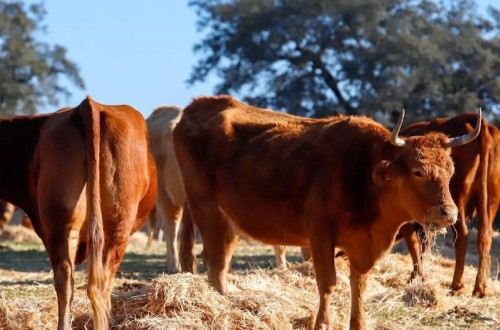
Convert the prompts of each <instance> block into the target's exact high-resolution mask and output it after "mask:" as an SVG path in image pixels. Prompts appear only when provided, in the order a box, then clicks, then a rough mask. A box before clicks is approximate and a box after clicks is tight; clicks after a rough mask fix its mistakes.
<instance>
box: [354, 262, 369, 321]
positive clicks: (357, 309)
mask: <svg viewBox="0 0 500 330" xmlns="http://www.w3.org/2000/svg"><path fill="white" fill-rule="evenodd" d="M367 278H368V274H361V273H358V272H357V271H356V270H355V269H354V268H353V267H352V266H351V276H350V280H351V319H350V322H349V329H351V330H354V329H356V330H357V329H365V327H366V321H365V311H364V306H363V296H364V294H365V289H366V279H367Z"/></svg>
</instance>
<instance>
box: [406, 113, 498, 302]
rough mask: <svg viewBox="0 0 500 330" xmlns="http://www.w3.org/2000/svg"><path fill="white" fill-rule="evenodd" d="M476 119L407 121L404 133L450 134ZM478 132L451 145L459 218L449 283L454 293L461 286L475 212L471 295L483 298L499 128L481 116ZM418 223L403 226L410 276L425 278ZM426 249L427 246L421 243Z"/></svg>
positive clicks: (493, 211)
mask: <svg viewBox="0 0 500 330" xmlns="http://www.w3.org/2000/svg"><path fill="white" fill-rule="evenodd" d="M476 121H477V115H475V114H463V115H459V116H456V117H453V118H438V119H435V120H432V121H426V122H419V123H415V124H412V125H409V126H408V127H407V128H406V129H404V130H403V134H407V135H414V134H423V133H426V132H432V131H434V132H442V133H444V134H447V135H449V136H455V135H460V134H466V133H468V132H470V131H471V130H472V129H473V127H474V125H475V124H476ZM483 127H485V128H486V129H483V130H481V133H480V136H479V137H478V138H477V139H476V140H474V141H473V142H471V143H469V144H467V145H464V146H461V147H457V148H454V149H453V150H452V153H451V156H452V158H453V161H454V163H455V174H454V175H453V177H452V179H451V182H450V191H451V195H452V197H453V200H454V201H455V203H456V205H457V207H458V209H459V221H458V222H457V223H456V224H455V225H454V230H452V232H453V234H454V236H455V237H454V246H455V255H456V264H455V273H454V276H453V280H452V283H451V289H452V290H453V291H460V290H462V289H463V288H464V283H463V271H464V265H465V255H466V252H467V238H468V229H467V224H468V223H469V222H470V221H471V220H472V218H473V217H474V215H477V218H478V222H477V224H478V238H477V243H478V253H479V267H478V268H479V269H478V274H477V277H476V283H475V286H474V290H473V294H474V295H476V296H480V297H484V296H485V295H486V283H487V278H488V276H489V273H490V268H491V257H490V249H491V242H492V234H493V220H494V218H495V215H496V212H497V209H498V203H499V200H500V146H499V144H498V143H499V142H500V134H499V133H498V129H497V128H496V127H494V126H492V125H487V124H486V122H485V121H484V120H483ZM421 232H422V229H421V228H420V227H419V226H418V225H413V224H406V225H404V226H403V228H401V233H402V236H403V237H404V238H405V240H406V242H407V245H408V248H409V250H410V253H411V255H412V259H413V264H414V269H413V272H412V274H411V277H410V280H411V279H413V278H415V277H416V276H420V277H421V278H424V271H423V267H422V260H421V251H420V249H421V244H426V243H427V242H429V241H430V240H428V241H426V242H425V243H423V242H422V243H420V242H419V238H420V240H421V238H422V237H425V235H422V234H421ZM423 247H424V248H425V246H423Z"/></svg>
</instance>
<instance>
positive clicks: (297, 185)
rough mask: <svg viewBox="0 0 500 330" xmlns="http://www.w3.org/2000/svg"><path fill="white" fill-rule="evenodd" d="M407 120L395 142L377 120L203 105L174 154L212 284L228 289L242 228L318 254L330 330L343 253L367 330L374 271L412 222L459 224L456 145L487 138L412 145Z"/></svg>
mask: <svg viewBox="0 0 500 330" xmlns="http://www.w3.org/2000/svg"><path fill="white" fill-rule="evenodd" d="M402 121H403V115H402V116H401V118H400V120H399V122H398V124H397V125H396V127H395V129H394V131H393V132H392V133H391V132H390V131H388V130H387V129H386V128H385V127H383V126H382V125H380V124H378V123H376V122H374V121H373V120H371V119H369V118H365V117H345V116H338V117H330V118H325V119H310V118H301V117H296V116H292V115H288V114H284V113H276V112H271V111H267V110H263V109H258V108H255V107H252V106H249V105H246V104H243V103H241V102H238V101H237V100H235V99H233V98H231V97H228V96H220V97H201V98H197V99H195V100H194V101H193V102H192V103H191V104H190V105H189V106H188V107H187V108H186V109H185V110H184V114H183V117H182V119H181V121H180V122H179V124H178V125H177V127H176V129H175V131H174V145H175V151H176V154H177V159H178V161H179V165H180V169H181V172H182V177H183V181H184V187H185V189H186V192H187V198H188V205H189V208H190V212H191V216H192V218H193V221H194V222H195V223H196V225H198V227H199V229H200V232H201V236H202V238H203V261H204V263H205V264H206V266H207V269H208V279H209V281H210V283H211V284H212V285H213V286H214V287H215V288H216V289H217V290H218V291H219V292H221V293H224V292H226V277H227V271H228V266H229V262H230V259H231V255H232V253H233V251H234V248H235V245H236V241H237V237H238V234H237V232H236V230H239V231H242V232H244V233H245V234H247V235H249V236H251V237H253V238H256V239H258V240H261V241H263V242H265V243H267V244H273V245H281V244H283V245H300V246H310V247H311V253H312V259H313V263H314V269H315V272H316V280H317V283H318V289H319V296H320V304H319V311H318V314H317V318H316V324H315V328H316V329H320V328H324V327H327V328H329V327H330V326H331V321H330V300H331V296H332V293H333V288H334V285H335V283H336V273H335V264H334V259H335V258H334V248H335V247H339V248H341V249H343V250H344V251H345V253H346V254H347V256H348V257H349V260H350V265H351V275H350V281H351V317H350V327H351V329H362V328H364V327H365V317H364V311H363V293H364V291H365V287H366V279H367V275H366V274H367V273H368V271H369V270H370V269H371V268H372V267H373V266H374V264H375V263H376V261H377V260H379V259H380V258H381V257H382V256H383V255H384V253H386V252H387V251H388V250H389V249H390V247H391V246H392V244H393V242H394V239H395V237H396V234H397V232H398V230H399V228H400V227H401V225H402V224H403V223H405V222H407V221H411V220H413V219H416V220H417V221H418V222H419V223H420V224H422V225H423V226H425V227H429V226H437V227H443V226H447V225H451V224H453V223H454V222H455V221H456V218H457V213H458V210H457V207H456V206H455V204H454V202H453V200H452V198H451V195H450V191H449V182H450V178H451V176H452V174H453V170H454V167H453V161H452V159H451V157H450V148H451V147H454V146H458V145H462V144H465V143H468V142H470V141H471V140H473V139H474V138H475V137H476V136H477V134H478V133H479V130H480V124H478V125H477V126H476V128H475V130H474V131H473V132H472V133H470V134H467V135H465V136H461V137H457V138H453V139H449V138H448V137H447V136H445V135H444V134H441V133H430V134H427V135H424V136H413V137H408V138H406V139H401V138H400V137H398V132H399V130H400V128H401V124H402ZM479 123H480V122H479ZM235 229H236V230H235Z"/></svg>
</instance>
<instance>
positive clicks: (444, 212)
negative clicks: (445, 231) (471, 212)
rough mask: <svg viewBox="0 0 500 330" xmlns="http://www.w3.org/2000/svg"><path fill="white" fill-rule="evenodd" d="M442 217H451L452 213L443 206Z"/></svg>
mask: <svg viewBox="0 0 500 330" xmlns="http://www.w3.org/2000/svg"><path fill="white" fill-rule="evenodd" d="M441 215H442V216H443V217H448V216H450V212H449V210H448V209H447V208H446V207H444V206H441Z"/></svg>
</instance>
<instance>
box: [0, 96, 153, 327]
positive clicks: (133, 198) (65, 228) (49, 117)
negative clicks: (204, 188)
mask: <svg viewBox="0 0 500 330" xmlns="http://www.w3.org/2000/svg"><path fill="white" fill-rule="evenodd" d="M0 137H1V138H0V139H1V141H0V148H1V151H2V152H0V155H3V156H2V157H3V158H2V159H0V173H3V175H2V176H0V198H2V199H3V200H6V201H9V202H10V203H13V204H14V205H17V206H19V207H21V208H22V209H23V210H24V211H25V212H26V213H27V214H28V216H29V217H30V218H31V221H32V224H33V228H34V230H35V231H36V233H37V234H38V236H39V237H40V238H41V239H42V241H43V244H44V246H45V248H46V249H47V252H48V254H49V257H50V261H51V264H52V269H53V271H54V286H55V290H56V293H57V301H58V312H59V319H58V329H69V328H70V327H71V325H70V306H71V302H72V299H73V292H74V270H75V264H80V263H82V262H83V261H84V260H85V259H86V257H87V256H88V257H89V271H88V273H89V274H88V286H87V293H88V296H89V298H90V301H91V304H92V309H93V311H94V329H99V330H102V329H107V328H108V322H109V321H108V318H109V316H110V307H111V306H110V305H111V295H110V294H111V287H112V284H113V279H114V276H115V273H116V270H117V268H118V266H119V264H120V262H121V259H122V257H123V255H124V253H125V248H126V245H127V241H128V237H129V235H130V234H131V232H133V231H134V230H136V229H137V228H139V227H140V226H141V225H142V223H143V221H144V219H145V218H146V216H147V214H148V212H149V211H150V209H151V208H152V207H153V204H154V200H155V198H156V170H155V166H154V162H153V159H152V157H151V156H150V154H149V152H148V138H147V129H146V123H145V121H144V119H143V117H142V115H141V114H140V113H139V112H137V111H136V110H134V109H133V108H131V107H129V106H125V105H119V106H108V105H102V104H99V103H97V102H95V101H93V100H92V99H90V98H89V97H87V98H86V99H85V100H83V102H82V103H81V104H80V105H79V106H78V107H76V108H72V109H69V108H65V109H63V110H61V111H58V112H55V113H52V114H45V115H36V116H24V117H15V118H12V119H1V120H0ZM12 141H15V143H12ZM6 157H8V161H7V159H6Z"/></svg>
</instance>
